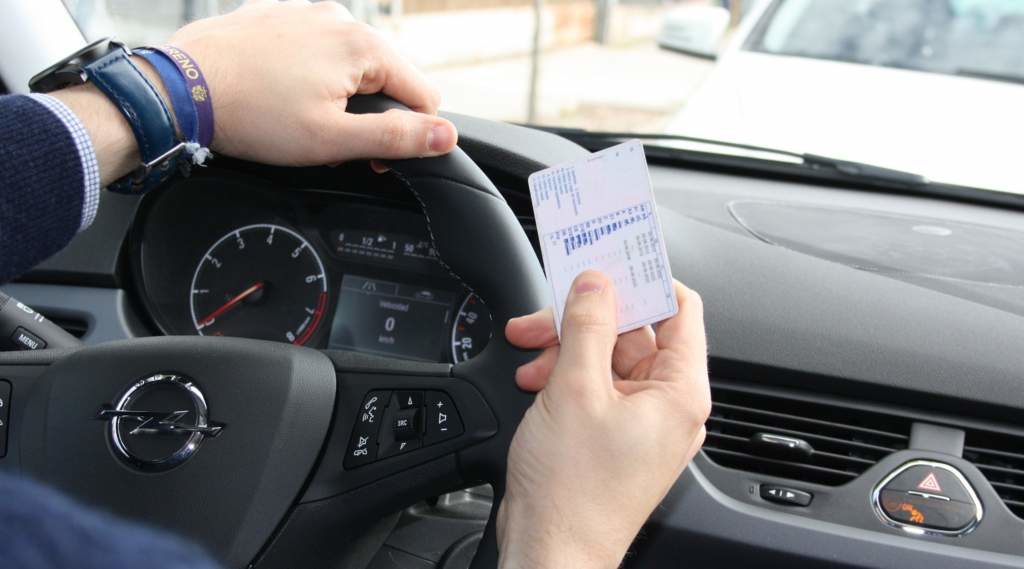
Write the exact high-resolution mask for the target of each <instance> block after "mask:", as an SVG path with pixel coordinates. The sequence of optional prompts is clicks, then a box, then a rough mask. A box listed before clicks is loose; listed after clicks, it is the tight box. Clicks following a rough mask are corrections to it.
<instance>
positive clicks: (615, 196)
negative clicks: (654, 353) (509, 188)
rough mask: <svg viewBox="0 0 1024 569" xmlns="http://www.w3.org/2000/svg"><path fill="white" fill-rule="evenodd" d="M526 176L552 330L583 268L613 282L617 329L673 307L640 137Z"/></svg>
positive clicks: (661, 315) (667, 314) (672, 311)
mask: <svg viewBox="0 0 1024 569" xmlns="http://www.w3.org/2000/svg"><path fill="white" fill-rule="evenodd" d="M529 184H530V198H531V199H532V201H533V213H534V216H535V217H536V220H537V233H538V235H539V237H540V248H541V255H542V256H543V258H544V271H545V273H547V278H548V284H549V285H550V286H551V293H552V296H553V303H552V305H553V306H554V307H555V325H556V327H557V329H558V334H559V337H561V334H562V312H563V309H564V307H565V301H566V298H568V296H569V290H570V289H571V288H572V281H573V279H575V278H576V275H578V274H580V273H581V272H583V271H585V270H588V269H594V270H598V271H601V272H603V273H604V274H606V275H608V277H609V278H610V279H611V280H612V282H613V283H614V284H615V291H616V294H617V296H618V303H619V306H618V323H619V333H620V334H622V333H623V332H628V331H630V330H635V329H636V328H640V327H641V326H646V325H647V324H652V323H654V322H659V321H661V320H664V319H666V318H669V317H671V316H674V315H675V314H676V312H678V311H679V306H678V305H677V304H676V295H675V291H674V290H673V288H672V273H671V269H670V267H669V264H668V255H667V254H666V252H665V240H664V239H663V238H662V235H661V224H660V223H659V222H658V212H657V209H656V208H655V205H654V191H653V189H652V188H651V177H650V174H649V173H648V171H647V159H646V158H645V157H644V148H643V145H642V144H641V143H640V141H638V140H631V141H629V142H624V143H622V144H619V145H618V146H613V147H611V148H607V149H605V150H602V151H600V152H596V153H594V154H591V155H590V156H589V157H587V158H583V159H580V160H578V161H576V162H571V163H568V164H563V165H560V166H555V167H553V168H548V169H546V170H541V171H540V172H536V173H534V174H533V175H531V176H530V179H529Z"/></svg>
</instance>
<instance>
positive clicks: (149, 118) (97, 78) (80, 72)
mask: <svg viewBox="0 0 1024 569" xmlns="http://www.w3.org/2000/svg"><path fill="white" fill-rule="evenodd" d="M131 54H132V53H131V50H129V49H128V48H127V47H125V45H124V44H122V43H120V42H118V41H114V40H113V39H111V38H104V39H101V40H97V41H95V42H92V43H91V44H89V45H87V46H85V47H83V48H82V49H80V50H78V51H76V52H75V53H73V54H71V55H70V56H68V57H66V58H64V59H63V60H61V61H59V62H57V63H56V64H54V65H52V66H50V67H49V68H47V69H45V70H43V71H41V72H39V73H38V74H36V76H35V77H33V78H32V79H31V80H30V81H29V88H30V89H31V90H32V91H35V92H39V93H48V92H51V91H55V90H57V89H62V88H64V87H69V86H73V85H84V84H85V83H87V82H91V83H92V84H93V85H95V86H96V87H97V88H98V89H99V90H100V91H101V92H102V93H103V94H104V95H106V96H107V98H109V99H110V101H111V102H112V103H114V105H115V106H116V107H117V108H118V110H119V111H121V114H122V115H124V117H125V118H126V119H127V120H128V124H129V125H130V126H131V129H132V132H133V133H134V134H135V141H136V142H137V143H138V146H139V156H140V157H141V164H140V165H139V166H137V167H136V168H135V170H134V171H132V173H131V174H129V175H127V176H125V177H124V178H122V179H120V180H118V181H116V182H114V183H113V184H111V185H110V187H109V189H110V190H111V191H115V192H119V193H130V194H140V193H144V192H147V191H149V190H151V189H153V188H155V187H157V186H158V185H160V184H161V183H163V182H165V181H166V180H167V179H168V178H170V177H171V176H172V175H173V174H174V173H175V171H176V168H175V166H176V165H177V163H178V158H179V156H180V155H181V153H182V152H183V151H184V150H185V143H184V142H182V141H180V140H178V138H177V134H176V132H175V128H174V120H173V119H172V118H171V114H170V112H168V110H167V105H166V104H165V103H164V101H163V99H162V98H161V97H160V95H159V93H157V91H156V88H155V87H153V84H152V83H150V82H149V80H148V79H146V77H145V76H144V75H143V74H142V72H141V71H139V68H138V67H137V66H136V65H135V64H134V63H132V60H131Z"/></svg>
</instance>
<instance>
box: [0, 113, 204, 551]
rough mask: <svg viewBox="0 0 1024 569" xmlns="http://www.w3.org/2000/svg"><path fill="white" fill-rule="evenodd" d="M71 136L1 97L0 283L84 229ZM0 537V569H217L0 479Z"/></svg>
mask: <svg viewBox="0 0 1024 569" xmlns="http://www.w3.org/2000/svg"><path fill="white" fill-rule="evenodd" d="M72 120H73V121H74V119H72ZM78 127H79V129H78V130H77V133H78V136H79V139H76V136H75V132H76V131H74V130H70V129H69V127H68V125H67V124H66V123H65V122H64V121H63V120H62V119H61V118H60V117H59V116H58V115H57V114H55V112H54V111H53V110H52V109H50V108H48V107H47V106H45V105H44V104H42V103H40V102H39V101H37V100H34V99H32V98H29V97H26V96H4V97H0V283H3V282H5V281H8V280H10V279H11V278H14V277H16V276H17V275H19V274H21V273H23V272H25V271H27V270H28V269H30V268H32V267H33V266H34V265H36V264H37V263H39V262H40V261H42V260H43V259H45V258H47V257H49V256H50V255H52V254H54V253H56V252H57V251H59V250H60V249H62V248H63V247H64V246H65V245H67V243H68V241H70V240H71V238H72V237H74V236H75V234H76V233H77V232H78V231H79V229H81V228H82V227H83V225H85V224H84V223H83V217H84V216H86V215H87V214H86V212H87V207H86V206H87V201H88V192H87V191H86V188H87V180H86V178H87V176H88V174H87V173H86V172H85V167H84V166H83V163H84V162H88V161H92V162H91V163H92V164H95V159H94V157H93V156H88V157H87V158H88V160H84V159H83V156H82V155H81V149H82V148H83V144H82V141H81V140H80V137H81V136H82V131H81V129H80V125H78ZM85 145H86V146H87V147H88V150H89V151H91V145H88V142H86V143H85ZM93 175H94V176H95V175H96V174H93ZM93 184H95V182H93ZM85 221H88V220H85ZM0 537H2V538H3V549H2V550H0V568H3V569H7V568H8V567H9V568H11V569H113V568H120V567H133V568H138V567H142V568H145V569H213V568H214V567H216V565H215V564H214V563H213V562H212V561H211V560H210V559H209V557H207V556H206V555H205V554H204V553H203V552H202V550H200V549H199V548H197V547H195V546H192V545H189V544H187V543H185V542H183V541H181V540H179V539H177V538H174V537H171V536H168V535H166V534H164V533H162V532H159V531H156V530H152V529H148V528H145V527H142V526H139V525H136V524H132V523H128V522H125V521H121V520H118V519H116V518H114V517H113V516H110V515H108V514H105V513H102V512H99V511H96V510H92V509H88V508H85V507H83V506H81V505H79V504H76V503H74V502H73V501H72V500H70V499H68V498H66V497H63V496H61V495H59V494H58V493H57V492H54V491H52V490H49V489H47V488H45V487H43V486H40V485H38V484H35V483H32V482H30V481H28V480H24V479H19V478H16V477H14V476H11V475H9V474H3V473H0Z"/></svg>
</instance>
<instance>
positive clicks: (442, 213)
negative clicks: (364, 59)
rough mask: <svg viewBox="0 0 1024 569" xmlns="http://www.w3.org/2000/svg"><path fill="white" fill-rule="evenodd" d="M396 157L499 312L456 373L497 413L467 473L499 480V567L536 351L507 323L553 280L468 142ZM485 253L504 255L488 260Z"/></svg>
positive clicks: (541, 302) (375, 101) (468, 274)
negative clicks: (511, 334)
mask: <svg viewBox="0 0 1024 569" xmlns="http://www.w3.org/2000/svg"><path fill="white" fill-rule="evenodd" d="M348 110H349V111H350V112H353V113H380V112H387V111H389V110H408V108H407V107H405V106H404V105H402V104H401V103H398V102H396V101H394V100H392V99H389V98H386V97H383V96H378V95H371V96H364V97H356V98H353V99H352V100H350V101H349V106H348ZM389 165H390V167H391V168H392V171H393V172H394V173H395V175H396V176H397V177H398V178H399V179H400V180H401V181H402V182H403V183H404V184H405V185H406V187H408V189H409V191H411V192H412V193H413V194H414V195H415V196H416V199H417V200H418V201H419V202H420V207H421V208H422V210H423V213H424V215H425V216H426V217H427V227H428V229H429V231H430V235H431V239H432V240H433V241H434V246H435V247H436V248H437V251H438V255H439V257H440V258H441V260H442V263H444V264H445V267H446V268H447V269H448V270H449V272H451V273H452V275H453V276H455V277H456V278H457V279H458V280H459V281H461V282H462V283H463V284H465V285H466V286H467V287H469V288H470V289H471V290H473V291H474V292H476V293H477V295H479V296H480V298H481V299H483V301H484V303H485V304H486V305H487V307H488V309H489V310H490V312H491V316H492V318H491V325H492V330H491V341H490V342H489V343H488V345H487V347H486V348H485V349H484V350H483V352H481V353H480V354H479V355H478V356H477V357H475V358H473V359H472V360H469V361H466V362H462V363H460V364H457V365H456V366H455V367H454V369H453V375H454V376H455V377H457V378H461V379H464V380H466V381H469V382H470V383H472V384H474V385H475V386H476V388H477V389H479V390H480V391H481V393H482V394H483V395H484V398H485V399H486V400H487V401H488V402H489V403H490V406H491V408H492V410H494V412H495V414H496V415H497V421H498V431H497V433H496V434H495V435H494V437H493V439H491V440H490V441H489V442H488V443H487V444H482V445H479V446H477V447H473V448H469V449H466V450H465V451H464V453H463V455H462V463H463V465H464V468H465V469H466V472H467V474H470V475H472V476H479V477H480V479H481V480H484V481H486V482H489V483H490V484H491V485H492V487H493V488H494V505H493V507H492V509H491V514H490V517H489V519H488V521H487V527H486V528H485V530H484V535H483V538H482V540H481V542H480V545H479V547H478V548H477V554H476V556H475V557H474V559H473V563H472V564H471V568H472V569H485V568H490V567H496V566H497V555H498V550H497V540H496V534H495V520H496V517H497V512H498V506H499V505H500V503H501V499H502V497H503V496H504V490H505V470H506V460H507V458H508V447H509V443H510V442H511V440H512V436H513V435H514V434H515V430H516V427H518V426H519V422H520V420H521V419H522V416H523V413H525V412H526V409H527V408H528V407H529V406H530V404H531V403H532V402H533V395H532V394H526V393H524V392H522V391H521V390H519V389H518V388H517V387H516V386H515V381H514V373H515V370H516V368H518V367H519V366H520V365H522V364H524V363H527V362H529V361H530V360H532V359H533V357H534V355H535V354H533V353H532V352H524V351H522V350H519V349H518V348H515V347H513V346H511V345H510V344H509V343H508V341H507V340H506V339H505V323H506V322H508V320H509V319H510V318H514V317H516V316H522V315H524V314H529V313H532V312H535V311H537V310H540V309H542V308H544V307H545V306H547V304H548V302H549V296H548V295H549V292H548V286H547V282H546V280H545V278H544V272H543V270H542V268H541V265H540V263H539V262H538V260H537V256H536V253H535V252H534V249H533V246H532V245H531V244H530V242H529V239H528V238H527V236H526V233H525V232H524V231H523V229H522V226H521V225H520V223H519V220H518V219H517V218H516V216H515V213H514V212H513V211H512V209H511V208H510V207H509V206H508V204H507V203H506V201H505V198H504V197H503V196H502V195H501V192H499V191H498V189H497V188H496V187H495V186H494V183H493V182H491V180H490V179H489V178H488V177H487V175H486V174H485V173H484V172H483V170H481V169H480V167H479V166H478V165H477V164H476V163H475V162H473V160H472V159H471V158H470V157H469V156H468V155H467V154H466V153H465V152H463V151H462V149H460V148H455V149H454V150H453V151H452V152H450V153H449V154H447V155H444V156H439V157H436V158H426V159H412V160H400V161H395V162H391V163H390V164H389ZM453 228H460V229H459V230H458V231H456V230H455V229H453ZM482 259H491V260H496V261H497V262H496V263H493V262H492V263H488V264H484V263H481V260H482ZM495 376H497V378H498V379H496V378H495ZM498 402H501V404H500V405H498Z"/></svg>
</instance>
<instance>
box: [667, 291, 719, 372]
mask: <svg viewBox="0 0 1024 569" xmlns="http://www.w3.org/2000/svg"><path fill="white" fill-rule="evenodd" d="M674 286H675V292H676V301H677V302H678V303H679V313H678V314H676V315H675V316H673V317H672V318H669V319H668V320H665V321H664V322H662V323H661V324H660V325H659V326H658V331H657V334H656V337H655V341H656V342H657V346H658V349H659V350H665V351H667V352H670V353H672V354H673V355H674V356H676V357H678V359H679V363H680V365H681V366H684V367H686V368H689V369H695V370H696V371H698V372H700V371H701V370H703V375H705V376H706V375H707V353H708V347H707V339H706V338H705V332H704V303H703V301H702V300H701V298H700V295H698V294H697V293H696V292H695V291H693V290H691V289H688V288H686V287H685V286H683V284H682V283H680V282H679V281H675V285H674ZM679 376H680V374H670V375H669V377H666V378H663V379H674V378H676V377H679Z"/></svg>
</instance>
